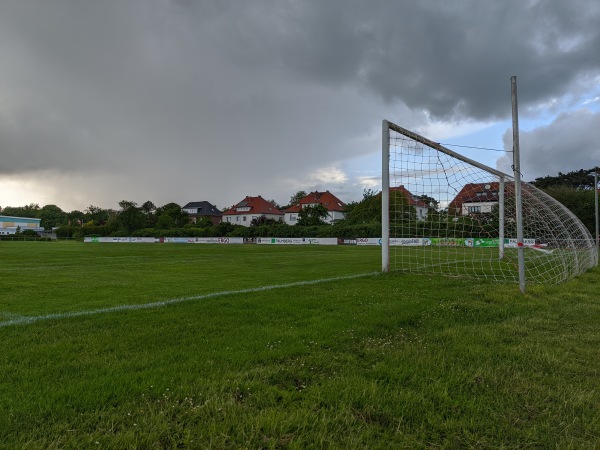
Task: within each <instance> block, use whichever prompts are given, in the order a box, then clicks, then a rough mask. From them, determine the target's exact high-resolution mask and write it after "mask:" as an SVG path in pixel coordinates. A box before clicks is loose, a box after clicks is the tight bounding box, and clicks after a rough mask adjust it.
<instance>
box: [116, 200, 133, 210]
mask: <svg viewBox="0 0 600 450" xmlns="http://www.w3.org/2000/svg"><path fill="white" fill-rule="evenodd" d="M119 206H120V207H121V209H122V210H123V211H124V210H126V209H127V208H131V207H134V208H135V207H136V206H137V203H136V202H132V201H130V200H121V201H120V202H119Z"/></svg>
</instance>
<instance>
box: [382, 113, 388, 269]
mask: <svg viewBox="0 0 600 450" xmlns="http://www.w3.org/2000/svg"><path fill="white" fill-rule="evenodd" d="M381 128H382V130H381V131H382V134H381V160H382V162H381V164H382V165H381V271H382V272H389V270H390V123H389V122H388V121H387V120H384V121H383V122H382V124H381Z"/></svg>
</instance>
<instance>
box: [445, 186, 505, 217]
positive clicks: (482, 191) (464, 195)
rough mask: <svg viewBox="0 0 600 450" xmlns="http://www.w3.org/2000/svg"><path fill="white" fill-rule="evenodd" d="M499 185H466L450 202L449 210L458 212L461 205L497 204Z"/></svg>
mask: <svg viewBox="0 0 600 450" xmlns="http://www.w3.org/2000/svg"><path fill="white" fill-rule="evenodd" d="M499 188H500V183H498V182H497V181H493V182H490V183H468V184H465V185H464V186H463V188H462V189H461V190H460V192H459V193H458V194H456V197H454V200H452V201H451V202H450V205H449V209H450V210H451V211H452V210H455V211H458V212H460V211H461V210H462V206H463V203H482V202H497V201H498V199H499V195H498V190H499Z"/></svg>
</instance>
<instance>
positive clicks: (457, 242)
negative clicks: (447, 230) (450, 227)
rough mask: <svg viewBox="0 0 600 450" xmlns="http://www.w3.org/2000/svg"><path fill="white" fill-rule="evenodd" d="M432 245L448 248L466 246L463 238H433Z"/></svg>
mask: <svg viewBox="0 0 600 450" xmlns="http://www.w3.org/2000/svg"><path fill="white" fill-rule="evenodd" d="M431 245H440V246H446V247H461V246H464V245H465V239H463V238H431Z"/></svg>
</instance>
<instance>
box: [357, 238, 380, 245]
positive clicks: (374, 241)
mask: <svg viewBox="0 0 600 450" xmlns="http://www.w3.org/2000/svg"><path fill="white" fill-rule="evenodd" d="M356 245H381V238H356Z"/></svg>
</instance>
